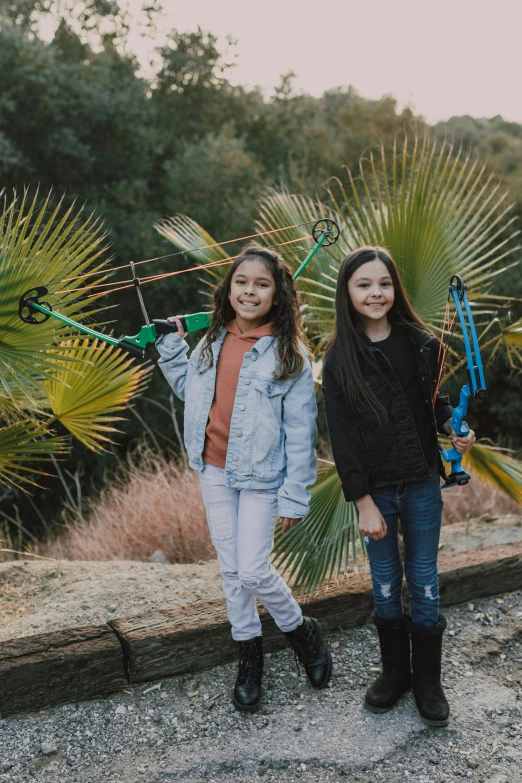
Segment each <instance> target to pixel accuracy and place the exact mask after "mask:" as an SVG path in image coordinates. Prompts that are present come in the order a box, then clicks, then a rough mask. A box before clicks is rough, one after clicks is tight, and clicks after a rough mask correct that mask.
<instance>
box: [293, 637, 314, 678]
mask: <svg viewBox="0 0 522 783" xmlns="http://www.w3.org/2000/svg"><path fill="white" fill-rule="evenodd" d="M303 630H304V629H303ZM297 639H298V641H299V644H300V645H301V647H302V648H303V650H304V652H305V653H306V654H308V655H311V656H313V655H315V648H314V644H313V643H314V640H315V631H314V628H312V627H310V628H307V629H306V630H304V632H303V633H302V635H301V634H300V635H299V636H298V637H297ZM294 661H295V665H296V668H297V674H298V675H299V678H301V666H300V664H301V661H300V660H299V657H298V655H297V653H296V651H295V650H294Z"/></svg>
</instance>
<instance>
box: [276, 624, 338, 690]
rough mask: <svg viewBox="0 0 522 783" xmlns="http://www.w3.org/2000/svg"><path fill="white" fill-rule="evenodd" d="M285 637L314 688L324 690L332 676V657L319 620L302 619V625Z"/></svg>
mask: <svg viewBox="0 0 522 783" xmlns="http://www.w3.org/2000/svg"><path fill="white" fill-rule="evenodd" d="M285 636H286V638H287V639H288V641H289V642H290V644H291V645H292V647H293V650H294V653H295V655H296V657H297V658H298V660H299V661H300V662H301V663H302V665H303V666H304V670H305V672H306V673H307V675H308V679H309V680H310V682H311V683H312V685H313V686H314V688H325V687H326V686H327V685H328V681H329V679H330V677H331V675H332V656H331V655H330V651H329V650H328V649H327V648H326V645H325V643H324V639H323V633H322V631H321V625H320V624H319V620H315V619H314V618H313V617H303V622H302V624H301V625H298V626H297V628H296V629H295V631H289V632H288V633H286V634H285Z"/></svg>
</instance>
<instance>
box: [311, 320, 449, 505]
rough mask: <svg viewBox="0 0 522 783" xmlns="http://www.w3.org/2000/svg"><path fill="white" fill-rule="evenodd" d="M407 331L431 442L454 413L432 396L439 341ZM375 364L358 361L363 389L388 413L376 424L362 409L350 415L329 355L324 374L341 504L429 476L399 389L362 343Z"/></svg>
mask: <svg viewBox="0 0 522 783" xmlns="http://www.w3.org/2000/svg"><path fill="white" fill-rule="evenodd" d="M401 328H403V329H405V330H406V332H407V334H408V337H409V339H410V340H411V343H412V350H413V351H415V361H416V366H417V373H418V380H419V386H420V388H421V390H422V392H423V394H424V395H425V403H426V406H428V407H429V409H430V411H431V412H432V428H433V438H434V439H435V440H436V438H437V430H439V431H441V428H442V426H443V425H444V424H445V422H447V421H448V419H450V418H451V414H452V412H453V409H452V407H451V405H450V404H449V401H448V398H447V397H445V396H443V395H440V394H439V393H437V396H436V399H435V405H432V400H433V395H434V393H435V388H436V385H437V380H438V377H439V366H440V365H439V361H438V354H439V341H438V340H437V339H436V338H435V337H433V336H432V335H431V334H428V333H427V332H424V331H421V330H420V329H417V328H415V327H413V326H407V327H401ZM365 340H366V341H367V343H368V347H369V348H370V350H372V351H373V353H374V355H375V358H376V360H377V361H378V365H379V370H380V372H379V371H378V370H376V369H375V368H374V367H372V365H371V364H370V363H369V362H367V361H366V360H364V359H363V357H361V364H360V366H361V371H362V373H363V375H364V378H365V380H366V383H367V384H368V386H369V387H370V388H371V390H372V391H373V393H374V394H375V396H376V397H377V399H378V400H379V401H380V402H381V403H383V405H384V407H385V408H386V410H387V412H388V420H387V421H384V420H382V417H381V419H379V417H378V416H377V414H375V413H373V411H372V410H371V409H369V408H367V407H362V406H361V408H360V409H359V408H358V409H357V415H355V414H354V412H353V411H352V409H351V407H350V405H349V404H348V402H347V400H346V398H345V396H344V394H343V391H342V389H341V384H340V380H339V371H338V365H337V362H336V357H335V352H334V351H330V352H329V354H328V356H327V358H326V361H325V365H324V368H323V392H324V396H325V402H326V416H327V420H328V429H329V431H330V441H331V444H332V451H333V456H334V460H335V465H336V467H337V472H338V473H339V477H340V479H341V482H342V486H343V492H344V496H345V498H346V500H355V499H357V498H359V497H362V496H363V495H367V494H369V493H371V491H372V489H374V488H375V487H382V486H386V485H388V484H396V483H399V482H401V481H402V482H413V481H422V480H424V479H427V478H428V476H429V468H428V465H427V464H426V460H425V458H424V453H423V450H422V446H421V443H420V440H419V437H418V435H417V431H416V429H415V424H414V422H413V418H412V415H411V412H410V408H409V405H408V403H407V401H406V396H405V394H404V392H403V390H402V387H401V385H400V383H399V381H398V379H397V376H396V375H395V373H394V371H393V369H392V366H391V364H390V363H389V361H388V359H387V358H386V357H385V356H384V354H383V353H382V352H381V351H380V350H379V349H378V348H376V347H373V346H372V343H371V342H370V340H369V339H368V338H366V337H365ZM439 469H440V472H441V475H444V468H443V467H442V461H441V460H440V456H439Z"/></svg>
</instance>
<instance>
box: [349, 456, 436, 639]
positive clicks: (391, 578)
mask: <svg viewBox="0 0 522 783" xmlns="http://www.w3.org/2000/svg"><path fill="white" fill-rule="evenodd" d="M371 495H372V498H373V501H374V503H375V505H376V506H377V508H378V509H379V511H380V512H381V514H382V515H383V517H384V519H385V521H386V524H387V526H388V532H387V534H386V536H385V537H384V538H381V539H379V540H378V541H374V540H373V539H371V538H368V537H365V539H364V541H365V544H366V551H367V553H368V559H369V561H370V570H371V574H372V585H373V597H374V601H375V610H376V613H377V616H378V617H380V618H382V619H396V618H399V617H402V616H403V606H402V580H403V563H402V560H401V555H400V552H399V544H398V535H397V534H398V520H399V519H400V521H401V527H402V535H403V540H404V552H405V557H404V572H405V574H406V582H407V584H408V590H409V593H410V608H411V614H412V620H413V622H414V623H418V624H420V625H423V626H425V627H431V626H433V625H435V624H436V623H437V621H438V619H439V578H438V572H437V554H438V549H439V537H440V526H441V517H442V506H443V503H442V495H441V488H440V477H439V474H438V471H437V472H435V471H432V473H431V474H430V480H429V481H423V482H418V483H415V484H406V485H405V484H402V483H400V484H394V485H390V486H388V487H380V488H378V489H375V490H373V491H372V493H371Z"/></svg>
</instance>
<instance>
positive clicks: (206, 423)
mask: <svg viewBox="0 0 522 783" xmlns="http://www.w3.org/2000/svg"><path fill="white" fill-rule="evenodd" d="M213 300H214V312H213V316H212V324H211V326H210V328H209V331H208V333H207V335H206V337H204V338H203V339H202V340H201V341H200V342H199V344H198V345H197V346H196V348H195V349H194V351H193V352H192V354H191V356H190V358H187V353H188V350H189V347H188V345H187V343H186V342H185V340H184V339H183V337H184V332H183V328H182V325H181V322H180V320H179V317H173V318H171V319H169V320H171V321H172V322H175V323H176V324H177V327H178V331H177V333H171V334H168V335H165V336H163V337H161V338H160V339H159V341H158V342H157V348H158V351H159V353H160V356H161V358H160V360H159V362H158V363H159V366H160V368H161V370H162V372H163V374H164V375H165V378H166V379H167V381H168V382H169V384H170V386H171V387H172V389H173V390H174V392H175V394H176V395H177V396H178V397H179V398H180V399H181V400H184V402H185V415H184V439H185V445H186V449H187V453H188V457H189V463H190V466H191V467H192V468H194V469H195V470H197V471H198V472H199V478H200V483H201V490H202V494H203V500H204V503H205V509H206V512H207V519H208V524H209V529H210V533H211V537H212V542H213V544H214V547H215V549H216V552H217V556H218V560H219V563H220V566H221V574H222V577H223V588H224V593H225V599H226V604H227V612H228V617H229V620H230V623H231V625H232V637H233V639H234V640H235V641H237V642H238V646H239V672H238V677H237V681H236V685H235V688H234V694H233V702H234V705H235V707H236V709H238V710H241V711H244V712H254V711H256V710H257V709H259V707H260V699H261V676H262V671H263V650H262V637H261V623H260V620H259V616H258V613H257V608H256V599H258V600H259V601H261V603H262V604H263V605H264V606H265V608H266V609H267V610H268V612H269V613H270V614H271V615H272V617H273V619H274V621H275V623H276V624H277V625H278V627H279V628H280V629H281V631H283V632H284V633H285V634H286V636H287V638H288V640H289V642H290V644H291V645H292V647H293V648H294V650H295V652H296V654H297V656H298V657H299V659H300V661H301V662H302V664H303V666H304V668H305V670H306V672H307V674H308V677H309V679H310V682H311V683H312V685H313V686H314V687H316V688H323V687H325V686H326V684H327V683H328V680H329V678H330V674H331V667H332V664H331V657H330V653H329V652H328V650H327V648H326V647H325V644H324V641H323V637H322V633H321V628H320V625H319V623H318V621H317V620H315V619H313V618H307V617H303V614H302V612H301V609H300V607H299V605H298V604H297V602H296V601H295V599H294V598H293V596H292V592H291V590H290V588H289V587H288V586H287V585H286V583H285V582H284V580H283V579H282V578H281V576H280V575H279V574H278V573H277V571H276V570H275V568H274V566H273V565H272V564H271V562H270V554H271V551H272V544H273V535H274V529H275V524H276V520H277V516H278V515H279V517H280V520H281V523H282V527H283V532H285V531H286V530H287V529H288V528H290V527H292V526H293V525H295V524H297V523H298V522H299V521H300V520H301V519H302V518H303V517H304V516H305V515H306V513H307V511H308V505H309V499H310V493H309V491H308V489H307V488H308V487H309V486H310V485H311V484H313V482H314V481H315V477H316V468H317V464H316V456H315V441H316V423H315V422H316V415H317V409H316V403H315V396H314V382H313V378H312V368H311V366H310V362H309V359H308V354H307V353H306V351H305V348H304V346H303V344H302V342H301V340H300V333H301V330H300V315H299V303H298V296H297V292H296V289H295V285H294V281H293V278H292V274H291V272H290V270H289V268H288V267H287V266H286V265H285V264H284V262H283V260H282V259H281V257H280V256H279V255H278V254H277V253H274V252H272V251H271V250H268V249H266V248H263V247H259V246H256V245H251V246H248V247H247V248H246V249H245V250H244V252H243V253H241V255H240V256H238V257H237V258H236V259H235V261H234V263H233V264H232V265H231V267H230V269H229V270H228V273H227V275H226V277H225V278H224V280H223V281H222V282H221V283H220V285H218V286H217V288H216V289H215V291H214V294H213Z"/></svg>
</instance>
